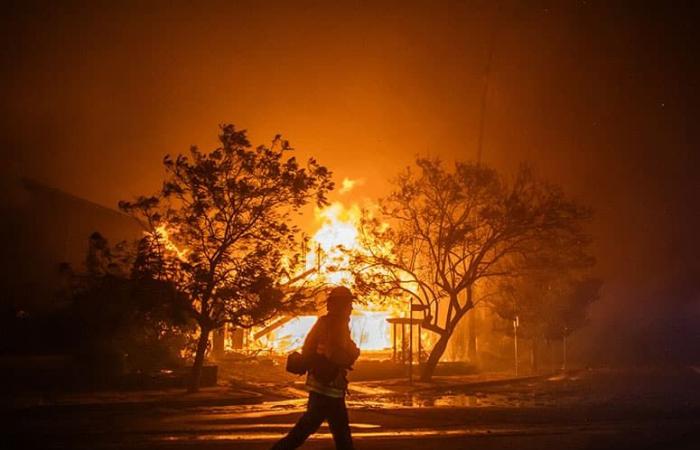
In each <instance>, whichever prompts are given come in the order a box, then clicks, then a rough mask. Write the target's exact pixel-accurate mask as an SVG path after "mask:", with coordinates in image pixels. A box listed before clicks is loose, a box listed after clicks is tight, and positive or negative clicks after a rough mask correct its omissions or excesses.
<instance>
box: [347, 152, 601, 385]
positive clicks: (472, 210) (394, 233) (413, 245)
mask: <svg viewBox="0 0 700 450" xmlns="http://www.w3.org/2000/svg"><path fill="white" fill-rule="evenodd" d="M416 165H417V170H415V169H410V168H408V169H406V170H405V171H404V172H402V173H401V174H400V175H399V176H398V177H397V178H396V179H395V180H394V181H393V184H394V191H393V192H392V193H391V194H390V195H389V196H388V197H386V198H384V199H382V200H381V201H380V205H381V206H380V211H379V212H378V213H377V214H375V215H374V216H373V217H369V215H368V214H366V215H365V218H364V219H363V222H362V227H361V232H360V235H361V240H362V241H363V242H362V243H363V246H364V248H366V249H367V250H366V251H364V252H362V253H357V254H356V255H355V256H354V267H355V271H356V283H357V286H358V288H359V289H360V290H361V291H365V292H369V291H374V292H378V293H380V294H382V295H399V294H401V295H405V296H408V297H410V298H411V299H412V302H414V303H418V304H420V305H421V306H422V307H423V308H425V316H424V319H423V323H422V325H423V327H424V328H425V329H427V330H430V331H432V332H433V333H436V334H437V336H438V338H437V342H436V343H435V345H434V346H433V348H432V350H431V352H430V355H429V357H428V360H427V362H426V364H425V366H424V367H423V372H422V374H421V378H422V379H423V380H429V379H430V378H431V377H432V374H433V372H434V370H435V367H436V366H437V363H438V361H439V360H440V357H441V356H442V354H443V353H444V351H445V349H446V347H447V344H448V342H449V340H450V337H451V336H452V333H453V332H454V330H455V327H456V326H457V324H458V323H459V321H460V320H461V319H462V318H463V317H464V315H465V314H466V313H467V312H468V311H469V310H471V309H472V308H473V307H474V305H475V303H476V302H477V301H478V298H477V295H476V292H475V287H476V285H477V283H479V282H480V281H482V280H487V279H492V278H495V277H504V276H513V275H515V274H517V273H518V271H519V270H520V268H521V266H520V265H519V264H517V263H516V262H517V261H520V260H524V259H525V258H529V257H532V255H534V254H538V252H539V251H540V249H541V247H542V246H543V242H547V241H548V240H558V241H570V240H585V239H586V237H585V235H584V233H583V231H582V223H583V222H584V221H585V220H586V219H587V218H588V217H589V216H590V212H589V211H588V210H587V209H586V208H583V207H581V206H579V205H578V204H576V203H575V202H573V201H570V200H568V199H566V198H565V196H564V195H563V193H562V192H561V190H560V189H559V188H557V187H556V186H553V185H549V184H546V183H543V182H540V181H538V180H536V179H535V177H534V176H533V174H532V171H531V170H530V169H528V168H527V167H525V166H522V167H521V168H520V169H519V171H518V172H517V174H516V176H515V177H514V179H513V180H512V181H511V182H508V181H506V180H504V179H503V178H502V177H500V176H499V175H498V174H497V173H496V172H495V171H494V170H492V169H490V168H488V167H485V166H483V165H479V164H473V163H464V162H458V163H456V164H455V166H454V169H453V170H451V171H448V170H446V169H445V168H444V167H443V164H442V163H441V162H440V161H439V160H437V159H420V158H419V159H418V160H417V161H416Z"/></svg>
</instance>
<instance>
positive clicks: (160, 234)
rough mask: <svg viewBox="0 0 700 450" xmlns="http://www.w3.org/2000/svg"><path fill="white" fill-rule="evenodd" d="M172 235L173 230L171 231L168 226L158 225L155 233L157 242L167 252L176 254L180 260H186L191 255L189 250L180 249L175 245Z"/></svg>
mask: <svg viewBox="0 0 700 450" xmlns="http://www.w3.org/2000/svg"><path fill="white" fill-rule="evenodd" d="M171 234H172V232H171V230H169V229H168V227H167V226H166V225H158V226H157V227H156V229H155V233H154V235H155V238H156V240H157V241H158V242H159V243H160V244H162V245H163V247H165V250H166V251H169V252H172V253H174V254H176V255H177V257H178V258H179V259H185V258H186V257H187V254H188V253H189V249H187V248H185V249H180V248H179V247H178V246H177V245H175V243H174V242H173V239H172V237H171Z"/></svg>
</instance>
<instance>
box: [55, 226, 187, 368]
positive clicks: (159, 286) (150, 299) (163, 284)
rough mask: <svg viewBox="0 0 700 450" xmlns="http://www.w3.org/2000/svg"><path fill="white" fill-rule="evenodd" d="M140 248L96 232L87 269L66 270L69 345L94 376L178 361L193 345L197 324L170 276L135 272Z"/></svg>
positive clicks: (92, 238)
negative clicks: (190, 343) (167, 278)
mask: <svg viewBox="0 0 700 450" xmlns="http://www.w3.org/2000/svg"><path fill="white" fill-rule="evenodd" d="M135 253H136V252H135V251H134V249H133V248H131V247H130V246H128V245H127V244H126V243H124V242H122V243H119V244H117V245H115V246H111V245H110V244H109V242H108V241H107V239H105V238H104V237H103V236H102V235H101V234H99V233H97V232H95V233H93V234H92V235H90V237H89V240H88V251H87V257H86V260H85V269H86V270H85V272H78V273H75V272H73V271H72V269H66V270H70V272H71V279H72V282H71V286H70V291H71V292H70V297H71V304H70V307H69V308H68V311H66V314H64V316H65V321H66V325H69V326H67V327H66V328H67V329H68V331H67V332H68V334H71V335H73V336H72V338H71V339H70V340H71V341H72V342H71V343H70V347H71V350H72V351H73V352H74V353H75V354H76V356H77V357H78V358H79V360H80V361H81V362H82V363H83V364H85V365H86V367H87V368H88V369H89V372H90V373H92V374H93V375H104V376H113V375H115V374H116V373H118V372H121V371H122V369H124V368H128V369H130V370H137V371H145V370H152V369H156V368H162V367H164V366H172V365H176V364H177V363H178V361H179V360H180V351H181V350H183V349H184V348H185V347H186V345H187V344H188V332H191V331H192V329H193V324H192V319H191V318H190V317H189V316H188V315H187V314H186V310H185V308H184V305H185V303H184V301H183V299H182V295H181V294H180V293H179V292H177V291H176V290H175V289H174V286H173V285H172V284H171V283H169V282H167V281H161V280H157V279H154V278H149V277H142V276H138V277H135V276H133V267H134V261H135ZM124 365H125V366H124Z"/></svg>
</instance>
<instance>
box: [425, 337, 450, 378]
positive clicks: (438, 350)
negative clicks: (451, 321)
mask: <svg viewBox="0 0 700 450" xmlns="http://www.w3.org/2000/svg"><path fill="white" fill-rule="evenodd" d="M449 340H450V333H448V332H445V333H444V334H442V335H440V339H438V341H437V343H435V346H434V347H433V349H432V350H431V351H430V356H428V360H427V361H426V362H425V365H424V366H423V370H422V372H421V376H420V380H421V381H430V379H431V378H432V377H433V373H434V372H435V368H436V367H437V364H438V362H439V361H440V357H441V356H442V354H443V353H445V349H446V348H447V342H449Z"/></svg>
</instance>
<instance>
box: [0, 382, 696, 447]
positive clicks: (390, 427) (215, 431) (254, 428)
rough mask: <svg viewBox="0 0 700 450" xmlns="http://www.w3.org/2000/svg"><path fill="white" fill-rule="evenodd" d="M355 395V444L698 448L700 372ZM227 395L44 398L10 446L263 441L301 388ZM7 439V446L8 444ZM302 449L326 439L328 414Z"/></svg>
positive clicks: (276, 430) (18, 415)
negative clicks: (221, 400)
mask: <svg viewBox="0 0 700 450" xmlns="http://www.w3.org/2000/svg"><path fill="white" fill-rule="evenodd" d="M359 387H360V389H359V392H355V393H354V394H353V395H351V396H350V397H349V400H348V403H349V407H350V417H351V422H352V429H353V436H354V439H355V442H356V447H357V448H358V449H360V450H361V449H366V450H370V449H394V448H395V449H399V448H401V449H422V450H424V449H438V448H439V449H444V450H449V449H462V448H464V449H467V448H468V449H507V448H513V449H515V448H517V449H520V450H527V449H546V448H552V449H554V448H556V449H584V448H585V449H590V448H595V449H607V448H658V449H690V448H693V449H694V448H700V433H699V432H698V430H700V375H698V373H697V372H695V371H693V370H690V369H688V370H685V369H684V370H677V371H658V370H643V371H635V372H630V371H615V370H603V371H584V372H580V373H578V374H575V375H573V376H560V377H551V378H543V379H536V380H526V381H520V382H512V383H505V384H496V385H490V386H481V387H474V386H459V385H455V386H450V387H444V386H443V387H440V388H435V389H434V388H430V387H427V388H424V389H420V390H418V391H415V392H412V393H410V394H394V395H389V394H387V393H386V392H384V393H377V392H375V391H373V390H372V389H371V388H368V389H361V387H362V386H361V385H360V386H359ZM264 400H265V399H264V398H263V401H260V402H256V403H251V404H239V405H221V406H196V405H189V406H179V407H176V406H172V405H171V406H163V405H160V406H159V405H150V406H144V405H139V406H123V405H122V406H109V405H100V406H98V407H86V406H79V407H78V406H75V407H39V408H31V409H27V410H21V411H13V412H11V413H5V414H4V418H3V423H4V424H5V425H7V426H8V429H7V432H6V433H4V435H5V436H6V437H7V438H8V439H9V441H8V442H10V443H11V447H10V448H46V449H50V448H75V449H83V448H85V449H87V448H89V449H103V448H104V449H107V448H125V449H142V448H143V449H145V448H148V449H224V448H226V449H251V450H257V449H265V448H268V447H269V446H270V445H271V443H272V442H273V441H274V440H276V439H278V438H279V437H280V436H281V435H282V434H283V433H284V432H285V431H286V430H287V429H289V427H291V426H292V424H293V423H294V421H295V420H296V418H297V417H298V416H299V414H300V413H301V411H302V410H303V407H304V399H303V398H292V399H286V400H279V399H277V400H267V401H264ZM3 448H7V447H5V446H3ZM302 448H303V449H309V450H311V449H329V448H333V444H332V441H331V438H330V435H329V433H328V429H327V428H326V427H325V426H324V427H322V428H321V430H319V433H318V434H316V435H315V436H314V437H313V438H312V439H311V440H310V441H309V442H308V443H307V444H305V445H304V446H303V447H302Z"/></svg>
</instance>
